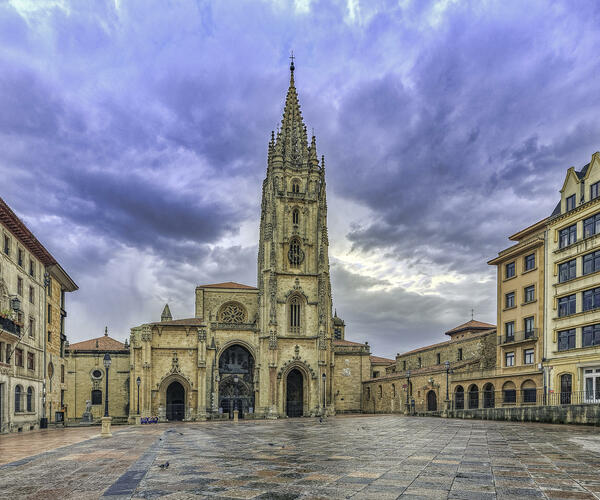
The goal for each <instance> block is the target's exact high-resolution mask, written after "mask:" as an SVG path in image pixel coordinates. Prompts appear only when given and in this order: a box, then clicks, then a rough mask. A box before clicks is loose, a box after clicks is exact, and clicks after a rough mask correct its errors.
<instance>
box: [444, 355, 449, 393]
mask: <svg viewBox="0 0 600 500" xmlns="http://www.w3.org/2000/svg"><path fill="white" fill-rule="evenodd" d="M444 366H445V367H446V403H448V401H449V399H448V374H449V373H450V361H446V362H445V363H444Z"/></svg>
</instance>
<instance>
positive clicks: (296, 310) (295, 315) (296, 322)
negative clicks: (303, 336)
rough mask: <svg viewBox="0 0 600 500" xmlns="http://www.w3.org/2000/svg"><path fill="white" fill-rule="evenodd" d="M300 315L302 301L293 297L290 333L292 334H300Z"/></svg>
mask: <svg viewBox="0 0 600 500" xmlns="http://www.w3.org/2000/svg"><path fill="white" fill-rule="evenodd" d="M300 313H301V305H300V299H299V298H298V297H293V298H292V300H290V331H291V332H292V333H300Z"/></svg>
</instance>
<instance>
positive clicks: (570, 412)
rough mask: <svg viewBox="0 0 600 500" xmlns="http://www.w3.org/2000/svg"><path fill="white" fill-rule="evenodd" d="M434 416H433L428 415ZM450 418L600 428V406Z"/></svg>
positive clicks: (458, 413)
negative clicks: (580, 425) (582, 425)
mask: <svg viewBox="0 0 600 500" xmlns="http://www.w3.org/2000/svg"><path fill="white" fill-rule="evenodd" d="M427 416H432V414H429V413H428V414H427ZM448 417H450V418H463V419H466V418H472V419H480V420H509V421H513V422H544V423H549V424H587V425H598V426H600V405H597V404H596V405H594V404H587V405H562V406H520V407H504V408H485V409H483V408H482V409H478V410H451V411H449V412H448Z"/></svg>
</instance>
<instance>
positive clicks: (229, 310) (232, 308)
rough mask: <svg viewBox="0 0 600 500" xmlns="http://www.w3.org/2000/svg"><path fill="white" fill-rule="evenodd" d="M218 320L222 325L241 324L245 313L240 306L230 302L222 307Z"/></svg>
mask: <svg viewBox="0 0 600 500" xmlns="http://www.w3.org/2000/svg"><path fill="white" fill-rule="evenodd" d="M219 318H220V321H221V322H222V323H243V322H244V320H245V319H246V311H244V308H243V307H242V306H241V305H240V304H237V303H235V302H230V303H228V304H225V305H224V306H223V307H222V309H221V314H220V316H219Z"/></svg>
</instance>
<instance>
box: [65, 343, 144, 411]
mask: <svg viewBox="0 0 600 500" xmlns="http://www.w3.org/2000/svg"><path fill="white" fill-rule="evenodd" d="M107 353H108V354H109V355H110V357H111V364H110V367H109V369H108V384H109V387H108V410H109V415H110V416H111V417H112V418H113V422H119V421H121V422H124V421H126V420H127V418H128V417H129V413H130V412H129V404H130V402H129V399H130V398H129V391H130V382H129V377H130V366H129V362H130V353H129V347H128V346H127V345H126V344H123V343H121V342H119V341H118V340H115V339H113V338H111V337H109V336H108V332H106V331H105V334H104V336H102V337H98V338H95V339H90V340H85V341H83V342H78V343H76V344H72V345H70V346H68V348H67V349H66V353H65V354H66V356H65V361H66V366H67V376H66V382H67V387H68V390H67V392H66V394H65V407H66V419H67V421H79V420H81V418H82V415H83V413H84V412H85V411H86V408H87V407H88V404H87V402H88V401H89V402H90V405H89V407H90V411H91V413H92V417H93V419H94V420H95V421H99V420H100V418H102V416H103V415H104V404H105V397H106V369H105V367H104V363H103V359H104V355H105V354H107ZM133 411H135V409H134V410H133Z"/></svg>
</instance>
